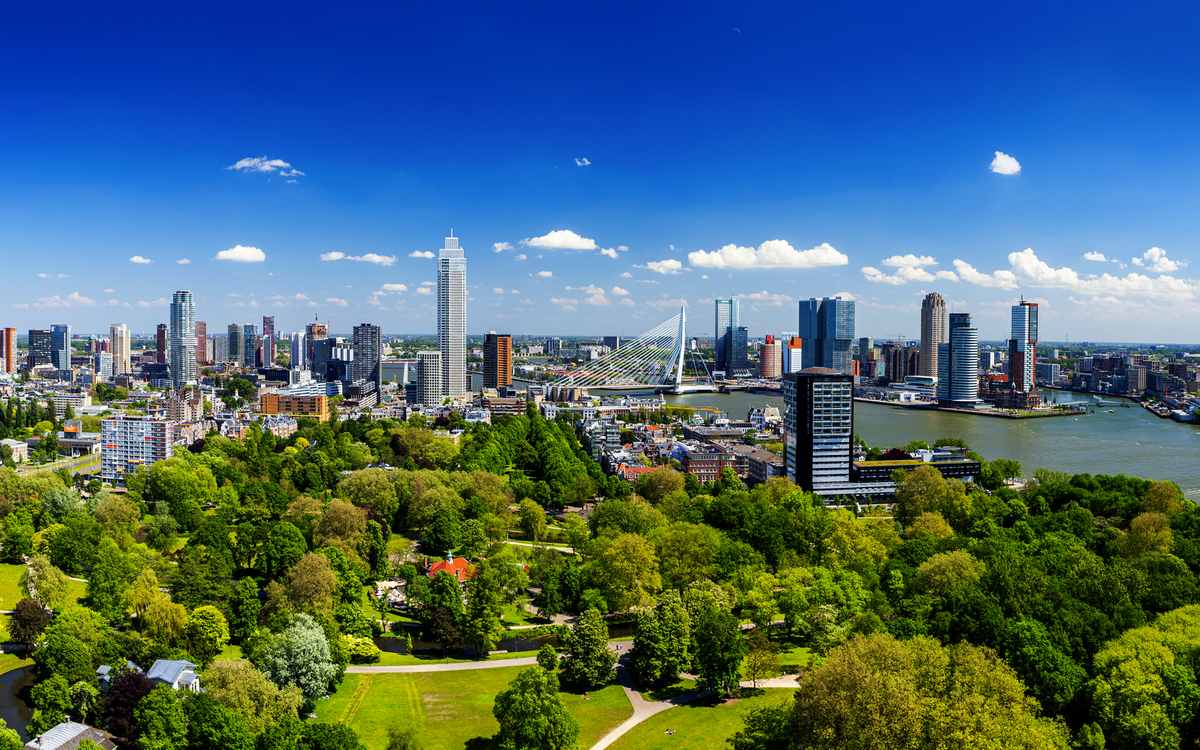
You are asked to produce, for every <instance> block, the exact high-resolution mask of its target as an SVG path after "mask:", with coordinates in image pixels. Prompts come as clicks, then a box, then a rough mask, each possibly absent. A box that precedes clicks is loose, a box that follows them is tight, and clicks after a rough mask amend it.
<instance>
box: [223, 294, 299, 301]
mask: <svg viewBox="0 0 1200 750" xmlns="http://www.w3.org/2000/svg"><path fill="white" fill-rule="evenodd" d="M229 296H231V297H232V296H233V295H232V294H231V295H229ZM238 296H239V297H240V296H241V295H238ZM267 299H280V300H289V299H295V300H307V299H308V295H306V294H292V295H283V294H276V295H274V296H272V297H268V298H267Z"/></svg>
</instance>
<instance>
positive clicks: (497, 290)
mask: <svg viewBox="0 0 1200 750" xmlns="http://www.w3.org/2000/svg"><path fill="white" fill-rule="evenodd" d="M492 293H493V294H504V287H500V286H498V287H496V288H494V289H492Z"/></svg>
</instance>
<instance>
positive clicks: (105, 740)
mask: <svg viewBox="0 0 1200 750" xmlns="http://www.w3.org/2000/svg"><path fill="white" fill-rule="evenodd" d="M84 740H91V741H92V742H94V743H95V744H97V745H99V746H100V747H102V748H104V750H116V747H117V743H115V742H113V740H112V735H111V734H109V733H108V732H103V731H101V730H99V729H96V728H95V727H89V726H88V725H87V724H80V723H79V722H75V721H64V722H63V723H61V724H59V725H58V726H56V727H52V728H51V729H49V730H48V731H47V732H46V733H45V734H39V735H38V736H37V737H34V738H33V739H31V740H29V742H26V743H25V750H75V748H77V747H79V744H80V743H81V742H83V741H84Z"/></svg>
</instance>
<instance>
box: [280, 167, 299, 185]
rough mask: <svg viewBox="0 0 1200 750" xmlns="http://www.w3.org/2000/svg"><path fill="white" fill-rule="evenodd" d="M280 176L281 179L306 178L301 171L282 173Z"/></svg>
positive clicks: (294, 170)
mask: <svg viewBox="0 0 1200 750" xmlns="http://www.w3.org/2000/svg"><path fill="white" fill-rule="evenodd" d="M279 176H280V177H304V176H305V175H304V173H303V172H301V171H300V170H299V169H293V170H291V171H290V172H280V173H279ZM288 182H295V180H288Z"/></svg>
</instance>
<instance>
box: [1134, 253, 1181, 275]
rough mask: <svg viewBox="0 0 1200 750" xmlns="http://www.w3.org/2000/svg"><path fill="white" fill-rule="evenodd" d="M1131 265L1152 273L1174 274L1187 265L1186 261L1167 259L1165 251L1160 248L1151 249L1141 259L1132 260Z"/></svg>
mask: <svg viewBox="0 0 1200 750" xmlns="http://www.w3.org/2000/svg"><path fill="white" fill-rule="evenodd" d="M1133 265H1135V266H1141V267H1142V268H1144V269H1146V270H1147V271H1153V272H1154V273H1174V272H1175V271H1178V270H1179V269H1181V268H1183V267H1184V266H1186V265H1187V261H1186V260H1181V261H1173V260H1169V259H1168V258H1167V251H1166V250H1163V249H1162V248H1161V247H1152V248H1150V249H1149V250H1147V251H1146V252H1144V253H1142V257H1140V258H1134V259H1133Z"/></svg>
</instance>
